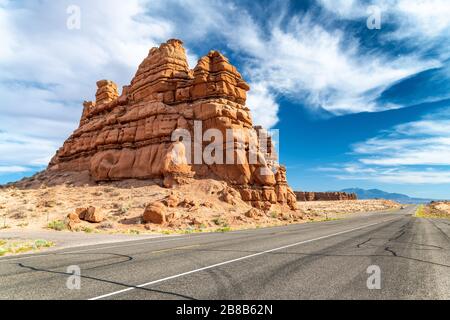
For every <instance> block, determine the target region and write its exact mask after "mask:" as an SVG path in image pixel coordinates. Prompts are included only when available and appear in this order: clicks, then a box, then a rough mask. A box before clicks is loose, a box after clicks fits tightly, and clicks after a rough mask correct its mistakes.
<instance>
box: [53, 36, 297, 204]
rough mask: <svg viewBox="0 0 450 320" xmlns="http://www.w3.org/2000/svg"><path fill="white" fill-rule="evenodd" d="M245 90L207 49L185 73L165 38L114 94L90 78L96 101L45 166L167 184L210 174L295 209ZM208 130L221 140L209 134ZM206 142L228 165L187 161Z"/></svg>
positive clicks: (178, 46)
mask: <svg viewBox="0 0 450 320" xmlns="http://www.w3.org/2000/svg"><path fill="white" fill-rule="evenodd" d="M249 89H250V88H249V86H248V84H247V83H246V82H245V81H244V80H243V78H242V76H241V75H240V73H239V72H238V71H237V70H236V68H235V67H234V66H232V65H231V64H230V62H229V61H228V59H227V58H225V57H224V56H223V55H222V54H220V53H219V52H217V51H211V52H209V53H208V54H207V55H206V56H204V57H202V58H201V59H200V60H199V61H198V64H197V66H196V67H195V68H194V69H193V70H191V69H189V66H188V63H187V59H186V52H185V49H184V48H183V46H182V42H181V41H180V40H175V39H172V40H169V41H167V43H164V44H162V45H161V46H160V47H159V48H152V49H151V50H150V52H149V55H148V57H147V58H145V60H144V61H143V62H142V63H141V65H140V66H139V68H138V70H137V72H136V75H135V76H134V78H133V79H132V81H131V83H130V85H128V86H124V87H123V90H122V93H121V94H120V95H119V93H118V90H117V86H116V85H115V84H114V83H113V82H112V81H109V80H101V81H99V82H98V83H97V92H96V101H95V102H91V101H87V102H85V103H84V109H83V113H82V117H81V120H80V126H79V128H78V129H76V130H75V131H74V132H73V134H72V135H71V136H70V137H69V139H67V140H66V141H65V143H64V145H63V146H62V147H61V148H60V149H59V150H58V152H57V153H56V155H55V156H54V157H53V159H52V160H51V162H50V164H49V168H48V169H49V170H55V171H85V170H88V171H89V173H90V175H91V176H92V177H93V178H94V179H95V180H97V181H111V180H122V179H130V178H133V179H162V181H163V183H164V185H165V186H167V187H170V186H173V185H174V184H177V183H187V182H189V179H192V178H214V179H218V180H222V181H226V182H227V183H228V184H230V185H231V186H233V187H234V188H236V189H237V190H239V192H240V195H241V197H242V199H243V200H244V201H246V202H248V203H249V204H252V205H253V206H254V207H257V208H261V209H263V208H266V209H267V208H268V207H270V205H271V204H276V203H278V204H282V205H287V206H289V207H290V208H291V209H295V206H296V197H295V194H294V193H293V191H292V190H291V189H290V188H289V186H288V184H287V181H286V170H285V168H284V167H282V166H279V165H277V164H276V161H274V159H276V155H275V154H274V150H273V147H272V146H271V142H270V139H266V140H268V141H269V145H268V147H265V148H262V147H261V146H260V144H259V139H258V134H259V135H260V133H259V130H255V128H253V123H252V120H251V115H250V110H249V108H248V107H247V106H246V105H245V102H246V97H247V91H249ZM209 129H215V131H214V132H215V133H216V134H217V133H221V134H222V136H223V137H225V138H224V139H223V140H222V141H221V140H220V139H219V140H218V139H217V137H216V135H214V137H213V136H211V135H209V134H208V131H209V132H210V131H211V130H209ZM230 132H231V134H230ZM175 133H177V135H176V137H177V138H176V139H174V134H175ZM178 133H183V134H180V135H178ZM205 138H206V139H205ZM212 142H214V143H213V144H214V148H212V149H213V151H212V152H211V153H210V154H211V155H213V157H214V159H217V158H220V156H221V155H222V154H223V157H230V158H231V159H232V162H231V163H228V162H227V161H226V159H228V158H226V159H225V158H224V161H222V162H220V161H212V162H211V161H208V160H206V161H205V159H193V158H195V157H197V154H198V152H197V151H198V150H196V147H198V146H199V145H200V147H201V149H202V150H205V149H207V148H208V146H209V148H210V147H211V144H212ZM250 154H251V155H254V157H253V158H255V157H256V158H257V162H252V161H250V158H251V156H250ZM230 155H231V156H230ZM200 158H201V157H200Z"/></svg>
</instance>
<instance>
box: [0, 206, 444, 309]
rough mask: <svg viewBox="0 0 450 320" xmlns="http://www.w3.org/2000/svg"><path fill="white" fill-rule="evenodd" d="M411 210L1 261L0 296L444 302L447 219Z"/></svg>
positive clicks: (141, 241) (29, 297)
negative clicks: (76, 272) (74, 269)
mask: <svg viewBox="0 0 450 320" xmlns="http://www.w3.org/2000/svg"><path fill="white" fill-rule="evenodd" d="M414 210H415V208H414V207H410V208H407V209H404V210H399V211H397V212H391V213H384V214H379V213H378V214H363V215H361V216H358V217H352V218H348V219H344V220H335V221H329V222H320V223H307V224H300V225H290V226H286V227H274V228H268V229H256V230H248V231H237V232H230V233H217V234H216V233H214V234H195V235H186V236H177V237H167V238H158V239H144V240H138V241H129V242H125V243H114V244H103V245H95V246H86V247H81V248H76V249H66V250H61V251H56V252H51V253H48V254H40V255H29V256H22V257H5V258H1V259H0V299H249V300H253V299H449V298H450V251H449V249H450V242H449V233H450V222H449V221H448V220H447V221H445V220H429V219H421V218H415V217H412V213H413V212H414ZM69 266H78V267H79V268H80V271H81V282H80V285H81V287H80V289H79V290H77V289H75V290H70V289H68V287H67V281H68V279H69V276H70V275H71V274H70V273H68V267H69ZM371 266H372V267H371ZM373 266H375V267H373ZM370 267H371V268H375V269H371V268H370ZM378 267H379V269H378V270H379V271H380V285H381V289H369V288H368V287H367V280H368V278H369V277H371V276H376V274H375V275H372V274H368V273H367V270H368V268H369V270H376V269H377V268H378ZM70 279H72V280H73V278H70ZM69 282H70V281H69ZM70 283H72V284H76V281H75V282H70ZM375 283H376V282H375Z"/></svg>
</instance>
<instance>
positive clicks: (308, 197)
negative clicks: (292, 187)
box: [295, 191, 358, 201]
mask: <svg viewBox="0 0 450 320" xmlns="http://www.w3.org/2000/svg"><path fill="white" fill-rule="evenodd" d="M295 195H296V196H297V201H339V200H358V196H357V195H356V194H355V193H346V192H301V191H299V192H297V191H296V192H295Z"/></svg>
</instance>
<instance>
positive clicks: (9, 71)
mask: <svg viewBox="0 0 450 320" xmlns="http://www.w3.org/2000/svg"><path fill="white" fill-rule="evenodd" d="M73 3H75V4H76V5H78V6H79V7H80V9H81V29H80V30H69V29H67V27H66V19H67V18H68V17H69V15H68V14H67V12H66V9H67V7H68V6H69V5H71V4H73ZM145 10H146V7H145V3H144V2H142V1H139V0H132V1H119V0H113V1H108V3H107V5H106V3H105V2H104V1H88V0H81V1H75V2H73V1H58V2H56V1H40V2H32V1H26V2H23V3H19V4H18V3H13V2H12V1H6V0H2V1H1V2H0V36H1V38H2V46H1V48H0V68H1V70H2V72H1V74H0V96H1V97H2V103H1V104H0V123H1V125H0V130H1V132H2V133H1V134H0V165H1V164H8V165H20V166H28V165H29V166H45V165H46V164H47V163H48V161H49V160H50V158H51V156H53V154H54V153H55V152H56V150H57V149H58V147H59V146H61V145H62V142H63V141H64V139H65V138H66V137H67V136H68V135H69V134H70V133H71V132H72V131H73V130H74V129H75V128H76V126H77V124H78V121H79V117H80V114H81V110H82V101H83V100H91V99H93V98H94V94H95V90H96V87H95V82H96V81H97V80H99V79H102V78H107V79H112V80H114V81H116V82H117V83H118V84H119V85H125V84H127V83H129V81H130V80H131V77H132V76H133V73H134V72H135V70H136V68H137V66H138V65H139V63H140V62H141V61H142V59H143V58H144V57H145V56H147V54H148V50H149V49H150V48H151V47H152V46H155V45H157V44H158V43H159V42H161V41H163V40H164V41H165V40H167V38H170V36H169V35H170V32H171V28H172V26H171V24H170V22H169V21H163V20H158V19H157V18H156V17H151V16H145V15H143V13H144V12H145ZM12 52H13V54H11V53H12ZM190 58H194V59H195V56H193V55H190Z"/></svg>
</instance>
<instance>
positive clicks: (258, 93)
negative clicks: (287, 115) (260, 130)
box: [247, 82, 279, 128]
mask: <svg viewBox="0 0 450 320" xmlns="http://www.w3.org/2000/svg"><path fill="white" fill-rule="evenodd" d="M250 86H251V88H252V89H251V91H250V92H249V93H248V97H247V105H249V106H251V108H252V114H253V123H254V124H255V125H261V126H263V127H264V128H270V127H272V126H273V125H274V124H276V123H277V122H278V116H277V113H278V109H279V105H278V104H277V103H276V100H275V96H274V95H273V94H272V93H271V92H270V91H269V89H268V88H267V86H266V85H265V84H264V83H262V82H260V83H255V84H250Z"/></svg>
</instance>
